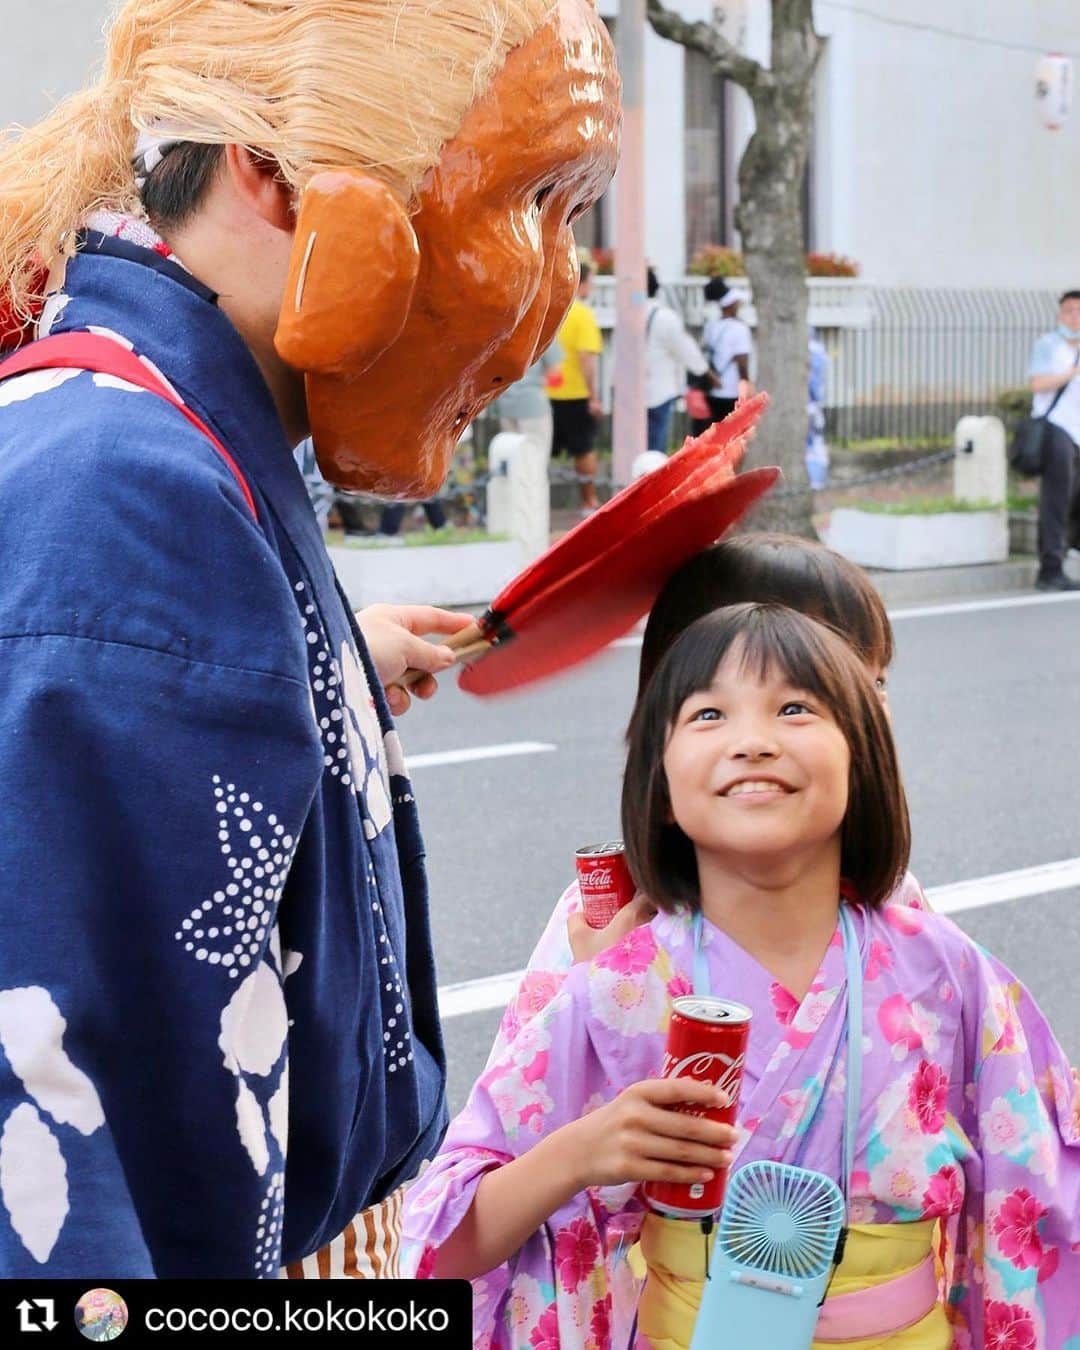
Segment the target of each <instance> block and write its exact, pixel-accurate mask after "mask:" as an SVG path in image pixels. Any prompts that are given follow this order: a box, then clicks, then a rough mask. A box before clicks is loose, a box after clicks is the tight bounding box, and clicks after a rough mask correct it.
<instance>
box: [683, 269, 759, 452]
mask: <svg viewBox="0 0 1080 1350" xmlns="http://www.w3.org/2000/svg"><path fill="white" fill-rule="evenodd" d="M705 299H706V300H712V301H715V302H716V305H717V308H718V309H719V311H720V317H719V318H718V319H716V318H713V319H710V320H709V321H708V322H707V323H706V325H705V333H704V336H703V337H702V342H701V345H702V347H703V348H704V349H705V355H706V356H707V357H708V358H709V365H710V366H711V367H712V369H713V370H714V371H715V372H716V382H715V384H714V385H713V387H712V389H710V390H709V411H710V413H711V414H712V416H711V418H710V421H712V422H719V421H720V419H721V418H722V417H726V416H727V415H728V413H729V412H731V410H732V408H734V407H735V404H736V403H737V402H738V401H739V399H742V398H749V397H750V395H751V394H752V393H753V392H754V386H753V385H752V384H751V383H750V354H751V352H752V351H753V340H752V339H751V336H750V329H749V327H748V326H747V325H746V324H745V323H743V321H742V319H740V318H739V317H738V314H739V297H738V296H737V295H736V294H735V292H734V291H732V290H731V289H730V288H729V286H728V284H727V282H726V281H725V280H724V279H723V277H710V278H709V280H708V282H707V283H706V286H705ZM708 425H709V423H708V422H704V423H702V425H701V426H700V427H699V426H697V425H695V426H694V427H693V431H694V434H695V435H697V434H699V432H701V431H703V430H704V429H705V427H707V426H708Z"/></svg>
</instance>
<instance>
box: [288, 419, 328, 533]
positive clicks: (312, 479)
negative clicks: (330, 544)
mask: <svg viewBox="0 0 1080 1350" xmlns="http://www.w3.org/2000/svg"><path fill="white" fill-rule="evenodd" d="M293 457H294V459H295V460H296V467H297V468H298V469H299V470H300V472H301V473H302V474H303V476H304V487H306V488H307V495H308V500H309V501H310V502H311V509H312V510H313V511H314V512H315V519H316V521H317V522H318V525H319V530H320V532H321V533H322V534H325V533H326V527H327V526H328V525H329V523H330V512H331V510H332V509H333V506H334V489H333V487H332V486H331V484H329V483H328V482H327V481H326V479H325V478H324V477H323V476H322V472H321V471H320V469H319V461H318V460H317V459H316V458H315V445H314V443H313V441H312V439H311V437H310V436H305V437H304V439H303V440H302V441H301V442H300V444H299V445H298V446H297V447H296V449H295V450H294V451H293Z"/></svg>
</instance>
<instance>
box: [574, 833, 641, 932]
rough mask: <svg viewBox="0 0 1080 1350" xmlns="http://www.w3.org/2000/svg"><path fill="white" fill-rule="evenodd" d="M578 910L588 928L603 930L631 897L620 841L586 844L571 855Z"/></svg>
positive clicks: (624, 856) (627, 870)
mask: <svg viewBox="0 0 1080 1350" xmlns="http://www.w3.org/2000/svg"><path fill="white" fill-rule="evenodd" d="M574 861H575V863H576V864H577V874H578V889H579V890H580V891H581V909H582V912H583V913H584V915H585V922H586V923H587V924H588V925H589V927H590V928H606V927H607V926H608V924H609V923H610V922H611V921H612V919H613V918H614V917H615V915H616V914H618V912H619V910H620V909H622V907H623V905H628V904H629V903H630V901H631V900H633V898H634V891H635V887H634V883H633V881H632V880H631V877H630V869H629V868H628V867H627V865H626V848H625V846H624V845H623V841H622V840H621V839H612V840H611V841H610V842H609V843H607V844H586V845H585V847H584V848H579V849H578V850H577V851H576V853H575V854H574Z"/></svg>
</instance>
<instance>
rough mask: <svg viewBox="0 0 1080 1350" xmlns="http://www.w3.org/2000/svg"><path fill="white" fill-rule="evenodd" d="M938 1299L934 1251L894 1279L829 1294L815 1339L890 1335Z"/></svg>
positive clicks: (918, 1317) (916, 1319)
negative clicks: (850, 1290) (868, 1286)
mask: <svg viewBox="0 0 1080 1350" xmlns="http://www.w3.org/2000/svg"><path fill="white" fill-rule="evenodd" d="M937 1301H938V1278H937V1270H936V1268H935V1266H934V1257H933V1254H931V1255H929V1256H927V1257H926V1259H925V1260H923V1261H920V1262H919V1264H918V1265H917V1266H916V1267H915V1268H914V1269H913V1270H909V1271H908V1272H907V1273H906V1274H904V1275H898V1276H897V1277H896V1278H895V1279H894V1280H886V1281H885V1282H884V1283H883V1284H875V1285H871V1286H870V1288H869V1289H858V1290H856V1291H855V1292H854V1293H851V1294H836V1295H834V1296H832V1297H831V1298H827V1299H826V1300H825V1302H824V1303H823V1304H822V1308H821V1313H820V1316H819V1317H818V1322H817V1329H816V1330H815V1332H814V1339H815V1340H818V1341H827V1342H837V1343H840V1342H843V1341H863V1340H869V1339H870V1338H871V1337H874V1336H891V1335H892V1334H893V1332H896V1331H903V1330H904V1329H905V1328H906V1327H911V1326H914V1325H915V1323H916V1322H921V1321H922V1319H923V1318H924V1317H925V1316H926V1315H927V1313H929V1312H930V1311H932V1309H933V1308H934V1307H935V1305H936V1304H937Z"/></svg>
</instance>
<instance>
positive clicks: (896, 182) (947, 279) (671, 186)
mask: <svg viewBox="0 0 1080 1350" xmlns="http://www.w3.org/2000/svg"><path fill="white" fill-rule="evenodd" d="M669 3H671V4H673V6H674V7H675V8H677V9H679V11H680V12H681V13H682V14H684V15H685V16H686V17H687V18H690V19H706V18H708V17H709V16H710V14H711V12H712V8H713V6H712V3H711V2H710V0H669ZM721 8H722V9H723V10H724V11H725V16H726V17H725V33H726V34H727V35H728V36H729V37H730V38H731V39H732V40H734V41H736V42H737V44H738V45H739V46H740V47H741V48H742V49H743V50H744V51H747V52H748V53H749V54H750V55H753V56H755V57H757V58H758V59H759V60H763V61H765V62H767V61H768V52H769V19H770V12H771V5H770V3H769V0H726V3H724V4H723V5H722V6H721ZM600 9H601V13H603V14H604V15H605V16H606V17H609V19H613V20H614V23H613V27H614V28H615V29H616V32H617V29H618V18H617V14H618V0H600ZM814 9H815V24H816V28H817V31H818V32H819V33H820V34H821V35H822V36H823V37H824V38H825V49H824V51H823V53H822V57H821V62H820V65H819V68H818V73H817V91H816V95H817V96H816V104H817V119H816V120H817V125H816V128H815V136H814V147H813V151H812V155H811V164H810V167H809V173H808V181H807V189H806V202H807V207H808V210H807V222H806V232H807V243H808V247H810V248H813V249H815V250H818V251H821V252H830V253H841V254H845V255H847V256H849V257H851V258H853V259H855V261H856V262H858V263H859V264H860V266H861V268H862V275H863V277H864V278H865V279H866V280H867V281H869V282H871V283H872V284H875V285H878V286H918V287H936V286H950V287H1017V288H1028V287H1032V288H1050V289H1061V288H1063V287H1065V286H1078V285H1080V250H1078V249H1077V244H1076V238H1075V235H1074V222H1075V220H1076V219H1077V217H1078V215H1080V106H1078V107H1077V108H1076V109H1075V111H1074V114H1073V116H1072V117H1071V118H1070V119H1069V120H1068V121H1067V122H1066V124H1065V126H1064V128H1063V129H1062V130H1060V131H1056V132H1051V131H1048V130H1046V129H1045V127H1043V125H1042V124H1041V123H1040V121H1039V119H1038V117H1037V115H1036V103H1035V93H1034V90H1035V67H1036V63H1037V61H1038V59H1039V56H1040V54H1041V53H1044V52H1062V53H1065V54H1067V55H1070V56H1072V57H1073V59H1074V60H1075V62H1076V68H1077V69H1076V73H1077V75H1078V76H1080V6H1077V5H1076V3H1075V0H1038V3H1037V4H1035V3H1031V2H1030V0H1029V2H1028V3H1017V0H950V3H948V4H944V5H943V4H941V3H940V0H859V3H854V0H816V3H815V6H814ZM645 79H646V116H645V124H646V166H647V167H646V171H647V182H648V200H649V220H648V237H647V249H648V253H649V256H650V258H651V260H652V261H653V262H654V263H655V264H656V266H657V267H658V269H659V270H660V271H661V273H662V275H664V276H667V277H673V276H676V275H678V274H679V273H680V272H681V271H682V269H683V267H684V264H685V262H686V260H687V257H688V254H690V253H692V252H693V250H694V249H695V248H697V247H699V246H700V245H701V244H704V243H737V239H736V235H735V231H734V225H733V221H732V213H733V209H734V203H735V199H736V188H735V181H736V179H735V175H736V170H737V167H738V161H739V156H740V154H741V153H742V149H743V147H744V146H745V144H746V141H747V139H748V138H749V135H750V132H751V130H752V126H753V120H752V112H751V108H750V102H749V99H748V98H747V97H746V95H745V94H744V93H743V92H742V90H740V89H737V88H735V87H733V86H730V85H726V84H725V83H724V82H722V81H720V80H718V79H716V78H715V76H713V74H712V72H711V69H710V67H709V64H708V62H707V61H706V60H705V58H703V57H701V56H699V55H698V54H696V53H693V52H685V51H684V50H683V49H682V48H680V47H678V46H676V45H675V44H674V43H671V42H667V41H664V40H663V39H660V38H658V37H657V36H656V35H655V34H654V33H653V32H652V31H651V30H650V31H649V32H648V34H647V36H646V49H645ZM613 224H614V214H613V212H611V211H610V210H607V211H604V210H602V211H601V223H600V230H599V236H600V237H598V238H596V239H595V242H597V243H602V244H605V245H610V244H612V243H613V242H614V241H613V240H612V238H611V233H610V232H611V230H612V229H613Z"/></svg>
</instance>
